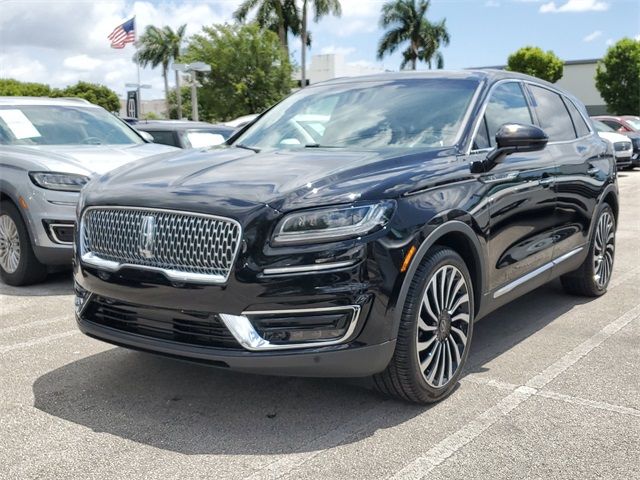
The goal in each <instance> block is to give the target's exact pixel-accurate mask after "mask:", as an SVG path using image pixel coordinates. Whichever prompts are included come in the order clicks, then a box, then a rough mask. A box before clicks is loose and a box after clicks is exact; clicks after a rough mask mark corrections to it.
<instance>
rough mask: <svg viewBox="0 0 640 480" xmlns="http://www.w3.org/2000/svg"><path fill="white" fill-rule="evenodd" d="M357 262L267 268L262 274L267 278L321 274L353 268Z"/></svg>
mask: <svg viewBox="0 0 640 480" xmlns="http://www.w3.org/2000/svg"><path fill="white" fill-rule="evenodd" d="M357 262H358V260H347V261H344V262H333V263H321V264H316V265H299V266H295V267H281V268H265V269H264V270H263V271H262V273H263V274H264V275H266V276H271V275H287V274H303V273H315V272H321V271H324V270H334V269H338V268H345V267H351V266H353V265H355V264H356V263H357Z"/></svg>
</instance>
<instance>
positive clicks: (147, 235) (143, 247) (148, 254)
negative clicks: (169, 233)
mask: <svg viewBox="0 0 640 480" xmlns="http://www.w3.org/2000/svg"><path fill="white" fill-rule="evenodd" d="M155 235H156V217H154V216H153V215H147V216H144V217H142V224H141V226H140V238H139V241H138V251H139V252H140V255H142V256H143V257H144V258H153V247H154V244H155Z"/></svg>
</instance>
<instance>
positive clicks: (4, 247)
mask: <svg viewBox="0 0 640 480" xmlns="http://www.w3.org/2000/svg"><path fill="white" fill-rule="evenodd" d="M19 265H20V236H19V235H18V228H17V227H16V224H15V222H14V221H13V220H12V219H11V217H10V216H9V215H6V214H3V215H0V267H2V269H3V270H4V271H5V272H7V273H13V272H15V271H16V270H17V269H18V266H19Z"/></svg>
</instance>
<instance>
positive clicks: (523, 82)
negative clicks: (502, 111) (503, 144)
mask: <svg viewBox="0 0 640 480" xmlns="http://www.w3.org/2000/svg"><path fill="white" fill-rule="evenodd" d="M514 82H515V83H520V84H521V86H524V85H534V86H536V87H540V88H545V89H547V90H549V91H552V92H554V93H556V94H558V95H560V96H561V97H562V99H563V101H564V100H565V99H566V101H570V102H571V103H572V104H573V106H574V107H576V110H578V113H579V114H580V116H581V117H582V119H583V120H584V121H585V123H586V124H587V128H588V129H589V134H588V135H583V136H582V137H577V138H574V139H572V140H558V141H554V142H549V143H547V145H560V144H564V143H572V142H575V141H577V140H584V139H585V138H587V137H589V136H591V135H593V134H594V130H593V128H592V127H591V122H590V121H589V120H588V119H586V118H585V116H584V115H583V113H582V111H581V110H580V109H579V108H578V107H577V106H576V104H575V103H574V102H573V100H571V99H570V98H569V97H567V94H566V93H563V92H561V91H560V90H557V89H555V88H553V87H549V86H547V85H542V84H540V83H538V82H534V81H531V80H526V79H519V78H505V79H502V80H498V81H497V82H496V83H494V84H493V85H491V87H490V88H489V92H488V93H487V96H486V98H485V99H484V101H483V104H482V106H481V107H480V111H479V112H478V117H477V118H476V119H475V120H474V126H473V131H472V135H471V136H470V138H469V141H468V145H467V148H465V150H464V152H465V153H464V154H465V155H477V154H480V153H483V152H490V151H491V150H493V149H492V148H488V149H487V148H481V149H478V150H472V149H471V147H472V146H473V139H474V138H475V137H476V135H477V134H478V129H479V128H480V120H481V119H482V118H483V117H484V115H485V113H486V110H487V105H488V104H489V100H490V99H491V95H492V94H493V91H494V90H495V88H496V87H497V86H498V85H502V84H503V83H514ZM523 94H524V95H525V98H526V97H527V92H526V91H525V90H524V88H523ZM526 100H527V104H529V99H528V98H526ZM529 113H530V114H531V116H532V118H533V114H534V113H535V112H534V110H533V107H532V106H531V105H529ZM567 114H569V112H567ZM535 121H536V124H537V123H538V119H537V117H536V118H535ZM571 123H572V124H573V120H572V121H571ZM537 126H539V125H537ZM576 135H577V133H576Z"/></svg>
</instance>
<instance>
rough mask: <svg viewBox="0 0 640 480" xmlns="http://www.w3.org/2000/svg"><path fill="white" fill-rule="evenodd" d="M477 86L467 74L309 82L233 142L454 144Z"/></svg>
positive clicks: (288, 145)
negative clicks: (341, 82)
mask: <svg viewBox="0 0 640 480" xmlns="http://www.w3.org/2000/svg"><path fill="white" fill-rule="evenodd" d="M477 87H478V81H477V80H471V79H405V80H393V81H376V82H356V81H354V82H353V83H344V84H333V85H327V86H317V87H309V88H305V89H304V90H302V91H300V92H298V93H296V94H294V95H292V96H290V97H289V98H287V99H285V100H284V101H282V102H281V103H280V104H279V105H277V106H276V107H274V108H273V109H272V110H270V111H269V112H267V113H266V114H265V115H264V116H263V117H261V118H260V119H259V120H258V121H257V122H256V123H255V124H254V125H252V126H251V127H250V128H249V130H247V132H245V133H244V134H243V135H242V136H241V137H240V138H238V139H237V141H236V143H238V144H242V145H246V146H250V147H252V148H258V149H278V148H301V147H328V148H330V147H344V148H352V149H379V148H402V149H411V148H430V147H443V146H452V145H454V144H455V143H456V141H457V138H458V135H459V131H460V129H461V126H462V122H463V118H464V115H465V113H466V111H467V109H468V107H469V105H470V103H471V101H472V99H473V95H474V93H475V91H476V89H477Z"/></svg>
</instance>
